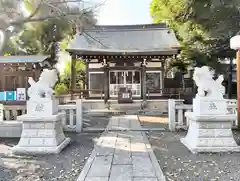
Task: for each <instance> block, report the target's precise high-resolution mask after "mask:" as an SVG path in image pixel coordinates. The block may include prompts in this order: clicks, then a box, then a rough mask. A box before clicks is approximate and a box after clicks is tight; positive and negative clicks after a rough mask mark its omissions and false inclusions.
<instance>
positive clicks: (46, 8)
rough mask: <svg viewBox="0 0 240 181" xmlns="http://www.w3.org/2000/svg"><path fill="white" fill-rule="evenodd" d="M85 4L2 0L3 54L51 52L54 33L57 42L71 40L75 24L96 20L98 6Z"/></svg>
mask: <svg viewBox="0 0 240 181" xmlns="http://www.w3.org/2000/svg"><path fill="white" fill-rule="evenodd" d="M83 4H84V1H83V0H74V1H72V0H51V1H46V0H11V1H7V0H0V54H3V53H4V52H7V53H10V54H16V53H17V52H19V51H24V52H25V53H26V54H36V53H49V51H50V47H52V46H51V43H52V42H53V37H54V36H55V38H54V40H55V41H62V40H63V39H64V38H65V39H70V38H69V36H71V33H72V32H73V31H72V28H73V27H74V26H78V27H80V28H84V27H86V26H92V25H93V24H95V23H96V19H95V17H94V12H93V11H94V10H95V9H94V8H96V7H94V6H93V7H88V8H84V7H83ZM55 26H56V27H57V28H56V32H54V31H53V29H54V28H55ZM66 43H67V42H66Z"/></svg>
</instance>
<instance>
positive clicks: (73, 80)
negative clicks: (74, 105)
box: [71, 55, 77, 100]
mask: <svg viewBox="0 0 240 181" xmlns="http://www.w3.org/2000/svg"><path fill="white" fill-rule="evenodd" d="M71 57H72V59H71V99H72V100H73V99H74V96H73V90H74V89H76V77H77V74H76V61H77V60H76V56H74V55H72V56H71Z"/></svg>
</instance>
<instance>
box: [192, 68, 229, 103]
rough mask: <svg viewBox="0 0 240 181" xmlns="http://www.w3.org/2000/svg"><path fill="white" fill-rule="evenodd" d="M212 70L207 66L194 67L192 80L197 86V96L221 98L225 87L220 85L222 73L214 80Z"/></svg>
mask: <svg viewBox="0 0 240 181" xmlns="http://www.w3.org/2000/svg"><path fill="white" fill-rule="evenodd" d="M213 75H214V72H213V71H211V70H210V68H209V67H208V66H203V67H201V68H199V67H196V68H195V70H194V74H193V80H194V81H195V83H196V85H197V87H198V93H197V95H196V97H198V98H213V99H223V95H224V94H225V87H224V86H223V85H222V82H223V80H224V79H223V75H220V76H219V77H218V78H217V79H216V80H214V79H213Z"/></svg>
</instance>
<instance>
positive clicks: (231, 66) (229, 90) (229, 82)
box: [227, 58, 233, 99]
mask: <svg viewBox="0 0 240 181" xmlns="http://www.w3.org/2000/svg"><path fill="white" fill-rule="evenodd" d="M232 71H233V59H232V58H230V62H229V70H228V90H227V93H228V99H232Z"/></svg>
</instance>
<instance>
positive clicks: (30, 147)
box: [12, 98, 70, 154]
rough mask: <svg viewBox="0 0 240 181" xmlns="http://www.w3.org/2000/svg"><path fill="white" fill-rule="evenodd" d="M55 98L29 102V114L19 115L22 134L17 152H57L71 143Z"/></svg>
mask: <svg viewBox="0 0 240 181" xmlns="http://www.w3.org/2000/svg"><path fill="white" fill-rule="evenodd" d="M63 116H65V114H64V113H58V109H57V103H56V102H55V100H54V99H47V98H41V99H39V100H34V101H33V100H30V101H28V102H27V114H25V115H22V116H18V117H17V120H18V121H21V122H22V134H21V138H20V141H19V143H18V145H16V146H15V147H13V148H12V151H13V153H16V154H53V153H55V154H57V153H59V152H60V151H61V150H62V149H63V148H65V147H66V146H67V145H68V144H69V143H70V138H66V137H65V135H64V133H63V126H62V118H63Z"/></svg>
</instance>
